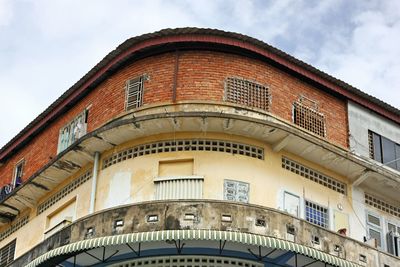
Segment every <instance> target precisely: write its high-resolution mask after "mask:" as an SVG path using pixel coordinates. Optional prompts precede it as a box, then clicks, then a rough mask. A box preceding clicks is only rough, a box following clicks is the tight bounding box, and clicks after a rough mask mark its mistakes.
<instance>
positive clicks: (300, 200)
mask: <svg viewBox="0 0 400 267" xmlns="http://www.w3.org/2000/svg"><path fill="white" fill-rule="evenodd" d="M286 194H288V195H292V196H294V197H297V198H298V199H299V207H298V210H297V216H296V217H297V218H302V199H301V197H300V196H299V195H297V194H294V193H292V192H289V191H286V190H284V191H283V193H282V210H283V211H284V212H286V213H288V214H290V215H293V214H291V213H289V212H288V211H287V210H286V202H285V196H286Z"/></svg>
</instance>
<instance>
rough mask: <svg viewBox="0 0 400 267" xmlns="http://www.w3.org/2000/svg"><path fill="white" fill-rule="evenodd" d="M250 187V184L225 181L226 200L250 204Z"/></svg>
mask: <svg viewBox="0 0 400 267" xmlns="http://www.w3.org/2000/svg"><path fill="white" fill-rule="evenodd" d="M249 190H250V185H249V184H248V183H244V182H239V181H233V180H225V181H224V199H225V200H230V201H237V202H243V203H248V202H249Z"/></svg>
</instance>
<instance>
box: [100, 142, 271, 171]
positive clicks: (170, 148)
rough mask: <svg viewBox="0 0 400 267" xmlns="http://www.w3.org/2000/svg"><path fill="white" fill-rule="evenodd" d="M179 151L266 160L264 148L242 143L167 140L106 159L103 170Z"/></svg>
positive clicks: (131, 149)
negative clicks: (141, 157) (127, 162)
mask: <svg viewBox="0 0 400 267" xmlns="http://www.w3.org/2000/svg"><path fill="white" fill-rule="evenodd" d="M178 151H204V152H208V151H214V152H224V153H229V154H233V155H243V156H247V157H252V158H256V159H261V160H262V159H264V149H263V148H260V147H256V146H251V145H246V144H242V143H236V142H231V141H222V140H210V139H189V140H167V141H159V142H154V143H148V144H144V145H139V146H134V147H131V148H128V149H125V150H123V151H120V152H116V153H114V154H112V155H111V156H109V157H106V158H105V159H104V161H103V169H105V168H107V167H110V166H112V165H114V164H116V163H119V162H121V161H125V160H128V159H132V158H136V157H140V156H145V155H150V154H156V153H163V152H178Z"/></svg>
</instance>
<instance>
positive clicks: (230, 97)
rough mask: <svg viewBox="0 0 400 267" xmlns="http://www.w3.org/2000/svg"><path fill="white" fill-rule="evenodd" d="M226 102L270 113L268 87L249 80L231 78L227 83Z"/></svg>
mask: <svg viewBox="0 0 400 267" xmlns="http://www.w3.org/2000/svg"><path fill="white" fill-rule="evenodd" d="M225 100H226V101H228V102H232V103H236V104H240V105H244V106H248V107H253V108H260V109H263V110H266V111H268V110H269V105H270V102H271V97H270V94H269V92H268V87H266V86H265V85H261V84H259V83H255V82H252V81H249V80H245V79H240V78H233V77H229V78H227V79H226V82H225Z"/></svg>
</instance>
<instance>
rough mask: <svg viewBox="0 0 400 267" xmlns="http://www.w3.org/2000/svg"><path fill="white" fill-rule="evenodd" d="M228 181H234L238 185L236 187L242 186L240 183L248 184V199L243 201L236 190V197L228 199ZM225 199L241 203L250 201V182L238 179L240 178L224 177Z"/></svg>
mask: <svg viewBox="0 0 400 267" xmlns="http://www.w3.org/2000/svg"><path fill="white" fill-rule="evenodd" d="M226 183H234V184H235V185H236V187H238V186H240V185H245V186H247V201H242V200H240V198H239V196H240V195H238V192H237V191H236V193H235V194H236V195H235V199H234V200H232V199H228V197H227V188H226ZM223 194H224V200H228V201H235V202H240V203H249V202H250V184H249V183H247V182H243V181H238V180H232V179H224V191H223Z"/></svg>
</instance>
